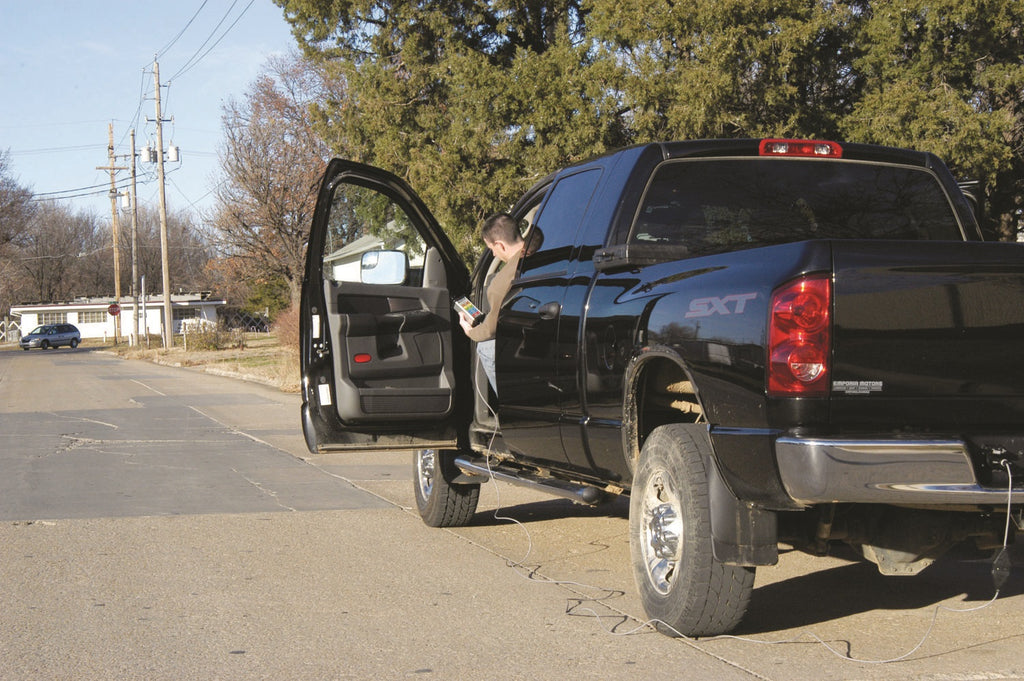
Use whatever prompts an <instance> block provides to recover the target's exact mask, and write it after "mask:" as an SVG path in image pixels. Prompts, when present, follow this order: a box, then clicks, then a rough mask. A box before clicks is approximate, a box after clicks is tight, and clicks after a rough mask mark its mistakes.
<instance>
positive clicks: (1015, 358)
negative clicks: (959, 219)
mask: <svg viewBox="0 0 1024 681" xmlns="http://www.w3.org/2000/svg"><path fill="white" fill-rule="evenodd" d="M832 257H833V267H834V274H835V280H834V289H833V303H834V310H833V314H834V317H833V320H834V327H833V352H834V357H833V373H832V409H831V413H832V421H833V423H836V424H841V423H846V424H860V425H867V424H869V423H870V424H875V425H882V424H886V425H890V426H891V425H906V426H907V427H918V428H919V427H926V428H933V429H961V428H965V427H970V428H972V429H975V430H976V429H977V428H978V427H979V426H981V427H983V428H984V427H985V426H992V427H996V426H999V425H1003V426H1007V427H1009V426H1011V425H1013V424H1017V427H1018V428H1019V427H1020V426H1019V424H1020V423H1021V422H1022V421H1024V246H1022V245H1018V244H1009V243H981V242H966V243H955V242H931V241H923V242H904V241H870V242H869V241H833V242H832Z"/></svg>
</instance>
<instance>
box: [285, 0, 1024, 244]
mask: <svg viewBox="0 0 1024 681" xmlns="http://www.w3.org/2000/svg"><path fill="white" fill-rule="evenodd" d="M275 1H276V2H278V4H279V5H281V6H282V7H283V8H284V10H285V15H286V17H287V18H288V20H289V21H290V22H291V24H292V26H293V29H294V32H295V35H296V38H297V39H298V41H299V43H300V44H301V45H302V46H303V48H304V50H305V53H306V55H307V56H308V57H310V58H312V59H314V60H315V61H317V62H318V63H320V64H322V65H323V66H324V69H325V71H326V72H327V73H329V74H330V76H331V78H330V80H331V81H332V82H333V83H334V84H335V86H334V87H333V88H331V92H332V93H333V96H331V97H328V98H327V99H325V100H324V101H321V102H319V103H318V104H317V105H316V109H317V112H316V125H317V130H318V132H320V133H321V134H322V135H324V137H325V139H326V140H327V141H328V143H329V145H330V146H331V148H332V150H333V151H334V152H335V153H336V154H338V155H341V156H346V157H348V158H352V159H355V160H361V161H364V162H367V163H372V164H374V165H379V166H383V167H385V168H387V169H389V170H391V171H393V172H395V173H396V174H398V175H400V176H403V177H405V178H406V179H407V180H408V181H409V182H410V183H411V184H412V186H413V187H414V188H415V189H416V190H417V192H418V193H420V195H421V196H422V197H423V198H424V200H425V201H426V202H427V204H428V205H430V206H431V207H432V209H434V211H435V212H436V214H437V217H438V218H439V219H440V220H441V222H442V224H444V225H445V227H446V229H447V231H448V233H449V234H451V235H452V236H453V237H454V239H455V241H456V244H457V245H458V246H459V247H460V248H461V249H462V250H463V251H464V252H465V251H469V250H470V249H471V248H473V247H474V245H475V244H476V239H475V236H474V232H475V226H476V225H477V224H478V223H479V221H480V219H481V218H482V217H483V216H484V215H486V214H487V213H490V212H493V211H495V210H500V209H503V208H506V207H507V206H508V205H509V204H510V203H511V202H512V201H513V200H514V199H515V198H516V197H518V196H519V194H520V193H522V191H524V190H525V189H526V188H528V186H529V185H530V184H531V183H532V182H533V181H535V180H536V179H538V178H540V177H542V176H543V175H544V174H546V173H548V172H550V171H552V170H554V169H557V168H558V167H560V166H563V165H565V164H567V163H570V162H573V161H577V160H581V159H584V158H587V157H589V156H592V155H594V154H597V153H600V152H603V151H606V150H608V149H610V148H615V147H619V146H623V145H626V144H630V143H637V142H646V141H651V140H659V139H687V138H706V137H761V136H787V137H788V136H793V137H814V138H835V139H845V140H849V141H857V142H875V143H882V144H892V145H898V146H906V147H911V148H916V149H920V150H925V151H933V152H936V153H937V154H938V155H939V156H941V157H942V158H944V159H946V160H947V161H948V162H949V163H950V164H951V166H952V167H953V169H954V171H955V172H957V173H958V174H960V175H961V176H973V177H975V178H978V179H982V180H984V182H985V187H986V192H987V193H986V196H987V198H988V201H987V203H988V205H989V206H990V210H991V212H992V213H993V218H994V220H995V221H997V222H998V223H999V224H1000V225H1001V233H1002V235H1003V236H1004V237H1006V238H1010V237H1012V236H1014V235H1015V234H1016V233H1017V231H1019V229H1020V222H1021V211H1022V208H1024V206H1022V203H1021V202H1022V197H1024V180H1022V179H1021V178H1022V177H1024V114H1022V107H1024V99H1022V92H1024V63H1022V58H1021V55H1022V54H1024V43H1022V36H1021V31H1022V28H1021V27H1022V26H1024V4H1022V3H1020V2H1019V0H893V1H891V2H884V3H883V2H878V1H876V2H871V1H870V0H690V1H689V2H686V3H680V2H675V1H673V0H649V1H648V0H643V1H640V0H569V1H566V0H563V1H561V2H559V1H556V0H551V1H544V0H528V1H527V2H511V1H509V0H498V1H491V2H483V1H473V0H444V1H441V2H383V1H375V0H275Z"/></svg>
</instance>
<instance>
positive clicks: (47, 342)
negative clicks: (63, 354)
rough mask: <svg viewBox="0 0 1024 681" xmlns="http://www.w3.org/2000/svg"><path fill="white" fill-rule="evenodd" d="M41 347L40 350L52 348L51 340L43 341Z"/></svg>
mask: <svg viewBox="0 0 1024 681" xmlns="http://www.w3.org/2000/svg"><path fill="white" fill-rule="evenodd" d="M39 349H40V350H49V349H50V341H43V342H42V343H40V344H39Z"/></svg>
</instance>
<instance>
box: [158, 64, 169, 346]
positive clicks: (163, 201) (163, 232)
mask: <svg viewBox="0 0 1024 681" xmlns="http://www.w3.org/2000/svg"><path fill="white" fill-rule="evenodd" d="M153 84H154V85H155V87H156V147H157V148H156V174H157V179H158V180H159V181H158V183H157V184H159V185H160V186H159V189H160V267H161V270H162V274H163V280H164V347H165V348H171V347H173V346H174V312H173V311H172V308H171V273H170V265H169V263H168V258H167V196H166V190H165V188H164V131H163V119H162V118H161V113H160V64H159V63H158V62H156V61H154V62H153Z"/></svg>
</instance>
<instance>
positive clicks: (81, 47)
mask: <svg viewBox="0 0 1024 681" xmlns="http://www.w3.org/2000/svg"><path fill="white" fill-rule="evenodd" d="M190 20H191V24H189V21H190ZM218 23H219V24H220V25H219V26H218ZM232 24H234V25H233V26H232ZM229 27H230V29H229ZM179 33H180V34H181V35H180V37H178V36H179ZM176 37H177V40H175V38H176ZM204 43H205V45H204ZM294 44H295V43H294V39H293V38H292V37H291V33H290V30H289V26H288V24H287V22H286V21H285V20H284V16H283V13H282V11H281V9H280V8H279V7H277V6H276V5H274V4H273V3H272V2H271V1H270V0H236V1H235V2H232V0H206V2H205V3H204V2H203V0H180V1H177V2H152V1H151V0H63V1H62V0H32V1H31V2H25V1H24V0H0V150H7V151H9V152H10V158H9V161H10V169H11V170H12V171H13V175H14V176H15V177H16V178H17V179H18V180H19V182H20V183H21V184H22V185H24V186H27V187H29V188H30V189H32V190H33V191H34V192H35V193H36V194H37V195H42V194H48V195H52V196H54V197H57V198H61V197H65V196H71V195H76V194H89V193H90V192H93V193H92V194H89V195H85V196H76V197H75V198H68V199H67V202H68V203H70V204H71V205H72V206H73V207H74V208H75V209H78V210H90V211H94V212H96V213H97V214H98V215H99V216H101V217H109V215H110V199H109V198H108V194H107V189H108V188H109V181H110V175H109V173H108V172H107V171H105V170H96V167H97V166H105V165H107V163H108V161H107V126H108V124H109V123H113V125H114V145H115V153H117V154H124V155H127V153H128V150H129V139H128V134H129V129H131V128H134V129H135V131H136V132H135V135H136V147H137V148H138V149H139V150H141V149H142V147H144V146H145V145H146V143H147V141H150V142H152V143H153V145H154V146H155V140H156V125H155V124H154V123H153V122H152V120H153V119H154V117H155V114H156V110H155V102H154V96H153V95H154V90H153V88H154V85H153V60H154V56H156V55H157V54H158V53H159V55H160V56H159V64H160V80H161V83H162V84H163V85H166V86H167V87H163V88H161V89H162V93H161V98H162V102H161V106H162V109H163V111H162V113H163V118H165V119H167V118H171V117H173V119H174V121H173V123H171V122H168V123H165V124H164V130H163V138H164V146H165V148H166V147H167V146H169V145H171V144H174V145H175V146H177V147H179V149H180V151H181V162H180V163H176V164H172V163H168V164H167V165H166V171H167V180H168V181H167V203H168V208H169V210H172V211H173V210H178V209H192V210H195V211H197V212H202V211H208V210H209V208H210V207H211V205H212V204H211V196H210V192H211V190H212V189H213V188H214V186H215V184H216V182H217V181H218V177H217V173H218V164H217V157H216V153H217V148H218V145H219V144H220V139H221V135H220V117H221V105H222V103H223V102H224V101H225V100H227V99H228V98H230V97H236V98H238V97H241V96H242V95H243V94H244V93H245V91H246V90H247V88H248V86H249V84H250V83H251V82H252V80H253V79H254V78H255V77H256V76H257V75H258V74H259V72H260V70H261V68H262V67H263V65H264V64H265V63H266V61H267V59H268V58H269V57H270V56H271V55H275V54H284V53H287V52H288V51H290V50H292V49H293V46H294ZM183 69H185V70H183ZM126 164H127V159H126V158H119V159H117V165H126ZM118 178H119V180H122V181H121V182H119V184H124V183H125V181H127V178H128V173H127V172H125V171H122V172H120V173H119V174H118ZM155 178H156V165H155V164H152V165H146V164H141V163H140V165H139V179H140V185H139V190H138V192H139V203H140V205H145V204H149V205H153V206H155V205H156V204H157V202H158V188H157V183H156V179H155ZM143 182H144V183H143ZM104 183H106V185H107V186H106V187H95V186H96V185H104ZM74 190H78V191H74Z"/></svg>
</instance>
